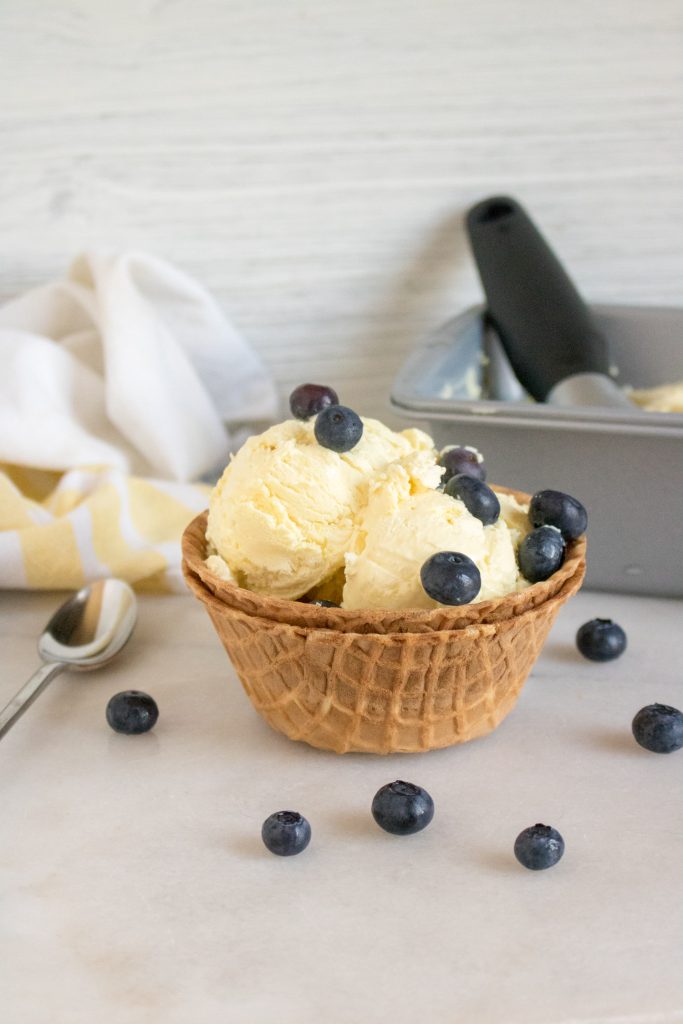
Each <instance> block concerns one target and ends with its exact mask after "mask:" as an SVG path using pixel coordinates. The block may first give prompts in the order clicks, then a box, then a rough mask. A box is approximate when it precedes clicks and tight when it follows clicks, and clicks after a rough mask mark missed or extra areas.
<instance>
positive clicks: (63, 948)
mask: <svg viewBox="0 0 683 1024" xmlns="http://www.w3.org/2000/svg"><path fill="white" fill-rule="evenodd" d="M55 600H56V598H55V597H54V596H53V595H37V594H22V595H19V594H11V593H4V594H1V595H0V664H1V665H2V678H1V680H0V699H2V700H3V702H4V700H5V699H6V698H9V696H10V695H11V694H12V693H13V691H14V690H15V689H16V688H17V687H18V685H19V684H20V683H21V682H23V680H24V678H25V677H27V676H28V674H29V673H30V672H31V671H32V669H33V667H34V666H35V663H36V652H35V640H36V635H37V633H38V632H39V630H40V628H41V627H42V625H43V623H44V621H45V620H46V619H47V617H48V615H49V613H50V612H51V610H52V608H53V606H54V604H55ZM682 611H683V603H682V602H673V601H655V600H645V599H636V598H629V597H623V596H620V597H611V596H607V595H598V594H589V593H583V594H581V595H579V596H578V598H576V599H575V600H574V601H573V602H572V603H570V605H569V606H567V607H566V608H565V609H564V610H563V612H562V613H561V615H560V618H559V620H558V622H557V624H556V626H555V628H554V630H553V632H552V634H551V637H550V639H549V641H548V644H547V647H546V650H545V652H544V654H543V656H542V658H541V660H540V661H539V663H538V664H537V666H536V669H535V671H534V673H533V675H532V677H531V679H530V680H529V682H528V683H527V686H526V688H525V690H524V692H523V694H522V698H521V700H520V703H519V705H518V707H517V709H516V710H515V711H514V712H513V713H512V715H511V716H510V717H509V718H508V719H507V721H506V722H504V723H503V725H502V726H501V727H500V728H499V729H498V730H497V732H496V733H494V734H493V735H492V736H490V737H488V738H486V739H483V740H479V741H477V742H475V743H472V744H468V745H465V746H463V747H459V748H452V749H450V750H446V751H441V752H438V753H432V754H427V755H420V756H410V755H403V756H396V757H389V758H385V759H383V758H380V757H365V756H360V755H355V756H347V757H344V758H340V757H338V756H336V755H332V754H325V753H321V752H318V751H314V750H312V749H310V748H308V747H306V746H304V745H298V744H293V743H291V742H290V741H288V740H286V739H284V738H282V737H280V736H278V735H276V734H275V733H272V732H271V731H270V730H269V729H268V727H267V726H266V725H265V724H264V723H263V722H262V721H261V719H260V718H258V717H257V715H256V714H255V713H254V712H253V711H252V709H251V706H250V705H249V703H248V701H247V699H246V697H245V696H244V695H243V693H242V691H241V689H240V687H239V685H238V683H237V681H236V680H235V677H234V676H233V673H232V671H231V669H230V668H229V665H228V662H227V659H226V657H225V655H224V653H223V650H222V648H221V647H220V645H219V643H218V641H217V639H216V638H215V636H214V634H213V632H212V627H211V625H210V622H209V620H208V617H207V616H206V615H205V613H204V611H203V609H202V608H201V606H200V605H199V604H198V603H196V602H195V601H194V600H192V599H191V598H189V597H158V598H152V597H144V598H142V599H141V602H140V620H139V626H138V629H137V631H136V634H135V636H134V638H133V640H132V641H131V644H130V646H129V647H128V649H127V650H126V651H125V653H124V654H123V655H122V656H121V658H120V660H119V661H118V662H116V663H115V664H112V665H111V666H110V667H109V668H106V669H103V670H101V671H100V672H99V673H97V674H92V675H89V676H86V675H75V674H72V675H69V676H67V675H64V676H62V677H61V678H59V679H57V680H56V681H55V682H54V683H53V684H52V687H51V688H50V689H48V691H47V692H46V693H45V694H44V695H43V696H42V697H41V698H40V699H39V701H38V702H37V703H36V704H35V705H34V707H33V708H31V709H30V710H29V712H28V713H27V714H26V716H25V717H24V718H23V719H22V720H21V721H20V722H19V723H18V724H17V725H16V726H15V728H14V729H13V730H12V732H10V733H9V734H8V735H7V736H6V737H5V739H4V740H3V741H2V743H0V776H1V778H2V823H3V829H2V842H1V844H0V860H1V869H2V890H3V895H2V915H1V919H0V928H1V930H2V934H3V952H2V977H3V981H2V992H3V994H2V1004H3V1006H2V1020H3V1024H47V1022H49V1024H92V1022H93V1021H97V1022H98V1024H157V1022H159V1024H161V1022H162V1021H163V1022H164V1024H187V1022H188V1021H192V1022H193V1024H226V1022H227V1024H267V1022H269V1021H277V1022H278V1024H319V1022H321V1021H325V1022H326V1024H359V1022H361V1021H362V1022H363V1024H385V1022H391V1024H408V1022H410V1024H413V1022H415V1021H417V1020H424V1021H429V1022H430V1024H453V1022H455V1021H458V1022H460V1021H462V1022H467V1024H470V1022H472V1024H474V1022H476V1024H489V1022H491V1024H498V1022H506V1024H508V1022H509V1024H568V1022H579V1021H580V1022H589V1021H590V1022H593V1024H596V1022H605V1024H606V1022H611V1024H616V1022H619V1024H626V1022H628V1024H636V1022H638V1024H655V1022H657V1024H662V1022H667V1024H668V1022H673V1021H681V1020H683V974H682V973H681V972H680V970H679V968H680V952H681V945H682V942H683V905H682V903H681V899H680V896H681V882H680V878H681V875H680V866H681V863H683V835H682V832H681V815H680V808H681V797H683V773H682V771H681V769H682V768H683V753H678V754H673V755H670V756H668V757H667V756H658V755H654V754H649V753H647V752H645V751H643V750H641V749H640V748H639V747H638V746H637V745H636V744H635V742H634V741H633V740H632V738H631V734H630V722H631V718H632V716H633V714H634V713H635V711H637V710H638V708H640V707H641V706H642V705H644V704H647V703H650V702H652V701H655V700H659V701H663V702H668V703H672V704H674V705H677V706H679V707H681V706H683V679H682V677H681V671H680V659H679V656H678V652H679V650H680V628H681V622H682ZM595 615H603V616H605V615H608V616H612V617H614V618H615V619H617V620H618V621H620V622H621V623H622V625H623V626H624V628H625V629H626V630H627V632H628V634H629V637H630V647H629V650H628V651H627V653H626V654H625V655H624V657H623V658H622V659H621V660H620V661H617V662H614V663H612V664H610V665H602V666H601V665H598V666H596V665H593V664H591V663H589V662H586V661H584V660H582V659H581V658H580V657H579V656H578V655H577V654H576V652H575V650H574V648H573V635H574V632H575V630H576V628H577V626H578V625H579V624H580V623H581V622H583V621H585V620H586V619H588V618H591V617H593V616H595ZM131 687H135V688H140V689H144V690H147V691H149V692H150V693H152V694H153V695H154V696H155V697H156V698H157V700H158V703H159V706H160V709H161V716H160V720H159V723H158V725H157V728H156V729H155V730H154V732H153V733H150V734H148V735H146V736H141V737H123V736H119V735H116V734H114V733H113V732H111V731H110V729H109V727H108V726H107V725H106V723H105V719H104V708H105V705H106V702H107V700H108V698H109V697H110V696H111V695H112V694H113V693H115V692H117V691H118V690H120V689H124V688H131ZM396 777H399V778H400V777H403V778H407V779H409V780H413V781H416V782H419V783H420V784H422V785H424V786H426V787H427V788H428V789H429V790H430V792H431V793H432V795H433V797H434V799H435V802H436V816H435V819H434V822H433V824H432V825H431V827H430V828H429V829H428V830H426V831H425V832H424V833H422V834H420V835H418V836H413V837H408V838H405V839H400V838H396V837H392V836H388V835H386V834H384V833H382V832H380V831H379V829H378V828H377V827H376V826H375V825H374V823H373V821H372V819H371V817H370V814H369V804H370V800H371V798H372V795H373V794H374V792H375V790H376V789H377V788H378V787H379V786H380V785H381V784H383V783H384V782H387V781H391V780H392V779H393V778H396ZM292 807H293V808H295V809H299V810H301V811H302V812H303V813H305V814H306V815H307V816H308V817H309V819H310V821H311V823H312V827H313V841H312V843H311V846H310V847H309V849H308V850H307V851H306V852H305V853H304V854H303V855H302V856H300V857H297V858H292V859H285V860H280V859H278V858H275V857H273V856H272V855H270V854H269V853H267V852H266V850H265V849H264V847H263V846H262V845H261V841H260V836H259V832H260V826H261V822H262V820H263V819H264V818H265V817H266V816H267V815H268V814H269V813H270V812H271V811H273V810H277V809H282V808H292ZM536 821H543V822H546V823H551V824H553V825H555V826H556V827H557V828H559V829H560V831H561V832H562V833H563V835H564V837H565V840H566V854H565V857H564V859H563V861H562V862H561V863H560V864H559V865H558V866H557V867H556V868H554V869H553V870H551V871H547V872H543V873H539V874H535V873H531V872H526V871H525V870H524V869H523V868H521V867H519V866H518V865H517V863H516V861H515V860H514V858H513V855H512V844H513V841H514V838H515V836H516V835H517V833H518V832H519V831H520V830H521V829H522V828H523V827H525V826H526V825H530V824H533V823H534V822H536Z"/></svg>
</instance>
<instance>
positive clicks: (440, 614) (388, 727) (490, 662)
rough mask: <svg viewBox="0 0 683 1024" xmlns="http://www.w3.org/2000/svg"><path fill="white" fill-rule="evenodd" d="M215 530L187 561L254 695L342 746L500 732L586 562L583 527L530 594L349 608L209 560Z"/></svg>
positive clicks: (295, 732)
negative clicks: (227, 575) (261, 583)
mask: <svg viewBox="0 0 683 1024" xmlns="http://www.w3.org/2000/svg"><path fill="white" fill-rule="evenodd" d="M498 489H499V490H503V488H498ZM511 493H514V494H517V492H514V491H513V492H511ZM518 497H519V498H520V500H524V501H528V500H529V499H528V496H527V495H523V494H519V495H518ZM205 532H206V513H203V514H202V515H200V516H198V517H197V518H196V519H194V520H193V521H192V522H191V523H190V525H189V526H188V527H187V529H186V531H185V534H184V536H183V572H184V575H185V579H186V581H187V584H188V586H189V588H190V589H191V590H192V592H193V593H194V594H195V596H196V597H197V598H198V599H199V600H200V601H202V602H203V603H204V605H205V606H206V608H207V611H208V613H209V615H210V617H211V620H212V622H213V624H214V627H215V629H216V632H217V633H218V636H219V637H220V639H221V642H222V643H223V646H224V647H225V650H226V651H227V653H228V655H229V657H230V660H231V661H232V663H233V665H234V667H235V670H236V672H237V674H238V676H239V678H240V680H241V682H242V685H243V686H244V689H245V691H246V693H247V695H248V696H249V698H250V700H251V702H252V704H253V705H254V707H255V708H256V709H257V711H259V712H260V714H261V715H262V716H263V717H264V718H265V719H266V721H267V722H268V723H269V724H270V725H271V726H272V727H273V728H274V729H276V730H278V732H282V733H284V734H285V735H286V736H289V737H290V739H294V740H304V741H305V742H306V743H309V744H311V745H312V746H314V747H320V748H323V749H326V750H334V751H337V752H338V753H345V752H347V751H365V752H369V753H376V754H388V753H393V752H399V751H402V752H417V751H425V750H433V749H437V748H439V747H447V746H450V745H452V744H455V743H464V742H465V741H467V740H471V739H475V738H476V737H478V736H483V735H485V734H486V733H488V732H491V731H492V730H493V729H495V727H496V726H497V725H498V724H499V722H501V721H502V719H503V718H504V717H505V716H506V715H507V713H508V712H509V711H510V710H511V709H512V707H513V706H514V704H515V702H516V700H517V697H518V695H519V692H520V690H521V688H522V686H523V684H524V681H525V680H526V678H527V676H528V674H529V672H530V670H531V667H532V665H533V664H534V662H535V661H536V658H537V657H538V655H539V654H540V651H541V648H542V646H543V643H544V641H545V639H546V636H547V635H548V632H549V630H550V627H551V626H552V624H553V622H554V620H555V617H556V615H557V612H558V611H559V609H560V607H561V606H562V604H563V603H564V602H565V601H566V600H567V599H568V598H569V597H571V595H572V594H574V593H576V591H577V590H578V589H579V587H580V586H581V583H582V581H583V577H584V573H585V540H584V539H583V538H581V539H580V540H578V541H574V542H573V543H571V544H570V545H569V547H568V551H567V558H566V560H565V563H564V565H563V566H562V568H561V569H560V570H558V572H557V573H555V574H554V576H552V577H551V578H550V579H549V580H546V581H544V582H543V583H536V584H534V585H533V586H531V587H529V588H528V589H526V590H524V591H522V592H520V593H519V594H510V595H508V596H506V597H504V598H500V599H498V600H496V601H486V602H482V603H481V604H474V605H467V606H463V607H460V608H445V607H444V608H436V609H434V610H433V611H393V612H392V611H382V610H375V609H371V610H367V611H360V610H357V611H346V610H344V609H337V608H332V609H329V608H319V607H317V606H315V605H310V604H304V603H302V602H297V601H285V600H281V599H278V598H268V597H264V596H263V595H260V594H254V593H252V592H250V591H247V590H243V589H241V588H240V587H236V586H234V585H231V584H228V583H225V582H224V581H222V580H220V579H218V578H217V577H216V576H215V575H214V574H213V573H210V572H209V571H208V570H207V568H206V565H205V564H204V559H205V557H206V542H205Z"/></svg>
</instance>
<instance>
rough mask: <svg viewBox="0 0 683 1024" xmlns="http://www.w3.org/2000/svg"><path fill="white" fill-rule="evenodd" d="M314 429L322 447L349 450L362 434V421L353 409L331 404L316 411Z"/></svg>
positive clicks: (339, 450)
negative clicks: (319, 411) (318, 411)
mask: <svg viewBox="0 0 683 1024" xmlns="http://www.w3.org/2000/svg"><path fill="white" fill-rule="evenodd" d="M314 431H315V439H316V441H317V442H318V444H320V445H322V446H323V448H330V449H331V450H332V451H333V452H350V451H351V449H352V448H355V446H356V445H357V444H358V442H359V441H360V439H361V437H362V436H363V421H362V419H361V418H360V416H359V415H358V413H355V412H354V411H353V409H347V407H346V406H345V405H331V406H329V408H327V409H323V411H322V412H321V413H318V416H317V417H316V421H315V427H314Z"/></svg>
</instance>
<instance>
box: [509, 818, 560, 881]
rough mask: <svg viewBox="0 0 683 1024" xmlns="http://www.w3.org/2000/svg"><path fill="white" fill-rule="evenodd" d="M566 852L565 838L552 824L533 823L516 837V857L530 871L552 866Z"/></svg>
mask: <svg viewBox="0 0 683 1024" xmlns="http://www.w3.org/2000/svg"><path fill="white" fill-rule="evenodd" d="M563 853H564V839H563V838H562V836H561V835H560V833H559V832H558V831H557V829H555V828H552V827H551V826H550V825H531V826H530V827H529V828H525V829H524V831H523V832H520V833H519V835H518V836H517V838H516V839H515V857H516V858H517V860H518V861H519V863H520V864H522V865H523V866H524V867H525V868H529V870H530V871H543V870H544V868H552V867H553V866H554V865H555V864H557V862H558V860H559V859H560V857H561V856H562V854H563Z"/></svg>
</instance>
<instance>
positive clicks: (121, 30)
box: [0, 0, 683, 415]
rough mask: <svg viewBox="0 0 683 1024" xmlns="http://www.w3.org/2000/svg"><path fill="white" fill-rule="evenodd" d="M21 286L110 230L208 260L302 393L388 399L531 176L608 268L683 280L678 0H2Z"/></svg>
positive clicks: (626, 279) (2, 175)
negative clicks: (472, 239)
mask: <svg viewBox="0 0 683 1024" xmlns="http://www.w3.org/2000/svg"><path fill="white" fill-rule="evenodd" d="M0 38H1V39H2V59H1V61H0V87H1V90H2V96H3V102H2V111H1V117H2V154H3V155H2V161H0V184H1V188H2V204H1V206H0V247H1V249H0V252H1V259H0V298H1V299H5V298H8V297H10V296H12V295H14V294H16V293H18V292H20V291H21V290H23V289H25V288H27V287H29V286H30V285H33V284H37V283H40V282H42V281H44V280H45V279H47V278H49V277H51V276H53V275H55V274H59V273H60V272H62V271H63V270H64V268H65V266H66V264H67V263H68V261H69V260H70V259H71V257H72V256H73V255H74V254H75V253H76V252H77V251H79V250H80V249H82V248H84V247H88V246H107V247H115V248H129V247H133V248H144V249H149V250H151V251H152V252H155V253H157V254H158V255H161V256H164V257H166V258H168V259H170V260H172V261H174V262H176V263H178V264H179V265H180V266H182V267H183V268H185V269H186V270H188V271H190V272H191V273H193V274H195V275H196V276H197V277H199V278H200V279H201V280H202V281H204V282H205V283H206V284H207V285H208V286H209V288H211V289H212V291H213V292H214V293H215V294H216V295H217V297H218V298H219V300H220V301H221V302H222V303H223V305H224V306H225V308H226V309H227V310H228V311H229V312H230V314H231V315H232V317H233V318H234V320H235V322H236V323H237V324H238V326H239V327H240V328H241V329H242V330H243V331H244V333H245V334H246V335H247V336H248V337H249V339H250V340H251V342H252V343H253V345H254V346H255V347H256V348H257V349H258V351H260V352H261V353H262V354H263V356H264V358H265V359H266V361H267V362H268V364H269V365H270V366H271V367H272V368H273V370H274V372H275V374H276V377H277V379H278V382H279V384H280V385H281V388H282V391H283V393H286V392H287V391H288V390H289V389H290V387H291V386H292V385H293V384H295V383H298V382H300V381H301V380H302V379H318V380H322V381H329V382H330V383H333V384H334V385H335V387H337V388H338V390H339V391H340V392H341V394H342V395H343V398H344V400H346V401H347V402H348V403H349V404H354V405H356V406H357V407H358V408H359V410H360V411H362V412H364V413H366V414H372V413H374V414H379V415H383V414H384V412H385V410H386V401H387V396H388V391H389V387H390V384H391V381H392V379H393V376H394V374H395V372H396V370H397V368H398V366H399V365H400V363H401V361H402V360H403V358H404V357H405V355H406V353H407V352H408V351H409V350H410V348H411V346H412V345H413V344H414V342H415V339H416V338H417V337H419V336H421V335H422V334H423V333H424V332H425V331H426V330H428V329H429V328H430V327H432V326H436V325H438V324H439V323H440V322H441V321H442V320H443V319H445V318H446V317H447V316H449V315H451V314H452V313H454V312H456V311H458V310H459V309H461V308H462V307H463V306H465V305H467V304H469V303H471V302H473V301H476V300H477V299H478V298H479V296H480V289H479V286H478V283H477V280H476V275H475V273H474V270H473V267H472V265H471V261H470V258H469V255H468V252H467V247H466V242H465V238H464V234H463V228H462V214H463V211H464V210H465V209H466V208H467V206H468V205H469V204H471V203H472V202H473V201H475V200H477V199H479V198H482V197H483V196H485V195H487V194H490V193H493V192H498V191H506V192H510V193H512V194H514V195H515V196H517V197H518V198H519V199H520V200H521V201H522V202H524V203H526V204H527V205H528V207H529V208H530V210H531V211H532V213H533V214H534V216H535V217H536V219H537V220H538V222H539V223H540V225H541V226H542V228H543V229H544V230H545V231H546V233H547V235H548V236H549V238H550V240H551V242H552V243H553V244H554V245H555V246H556V248H557V250H558V251H559V253H560V255H561V256H562V257H563V259H564V260H565V261H566V263H567V265H568V266H569V267H570V268H571V270H572V272H573V274H574V276H575V278H576V280H577V282H578V284H579V285H580V287H581V288H582V289H583V290H584V292H585V293H586V294H587V295H588V296H590V297H593V298H595V299H600V300H603V301H610V300H614V301H620V300H628V301H633V302H637V303H668V304H672V303H679V302H680V301H681V288H680V286H681V280H682V277H683V262H682V261H681V244H680V239H681V234H682V228H683V192H682V187H681V164H682V161H681V153H682V150H683V145H682V133H681V121H682V120H683V116H682V106H681V95H682V94H683V93H682V86H683V81H682V78H683V75H682V74H681V71H682V69H683V24H682V21H681V18H680V5H679V2H678V0H656V2H654V3H651V4H643V3H642V0H603V2H602V3H600V4H596V3H595V2H594V0H575V2H574V3H571V4H568V3H566V0H516V2H513V3H509V2H505V0H478V2H477V3H474V2H465V0H450V2H446V0H423V2H422V3H420V4H415V3H414V2H413V0H411V2H406V0H391V2H389V0H326V2H323V3H318V4H314V3H312V2H302V0H289V2H287V3H283V2H282V0H252V2H241V0H194V2H190V0H177V2H174V0H155V2H151V0H148V2H132V0H119V2H118V3H117V4H111V3H110V2H105V0H62V2H56V0H55V2H48V0H5V2H4V3H3V5H2V8H1V9H0Z"/></svg>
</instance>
